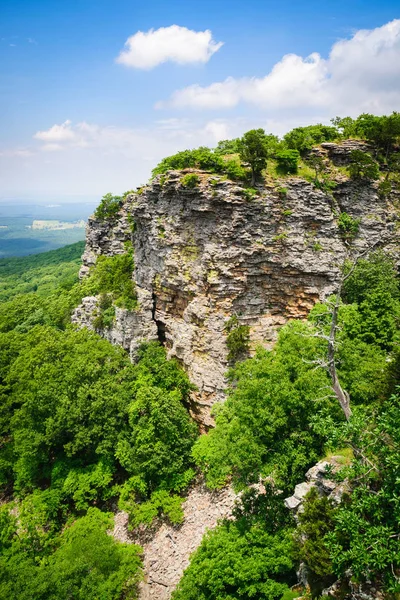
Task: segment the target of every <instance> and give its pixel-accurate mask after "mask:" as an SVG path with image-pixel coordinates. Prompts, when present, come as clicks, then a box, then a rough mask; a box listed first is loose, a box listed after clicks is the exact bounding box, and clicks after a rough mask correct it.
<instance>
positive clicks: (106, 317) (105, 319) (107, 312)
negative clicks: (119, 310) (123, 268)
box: [93, 293, 115, 329]
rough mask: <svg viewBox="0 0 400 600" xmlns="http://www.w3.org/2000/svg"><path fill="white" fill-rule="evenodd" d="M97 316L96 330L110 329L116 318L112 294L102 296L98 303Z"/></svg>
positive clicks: (95, 319) (94, 321) (95, 321)
mask: <svg viewBox="0 0 400 600" xmlns="http://www.w3.org/2000/svg"><path fill="white" fill-rule="evenodd" d="M97 306H98V308H97V314H96V316H95V318H94V319H93V327H94V328H95V329H109V328H110V327H112V324H113V323H114V318H115V308H114V306H113V302H112V298H111V295H110V294H104V293H103V294H100V297H99V300H98V303H97Z"/></svg>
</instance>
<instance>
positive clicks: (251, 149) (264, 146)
mask: <svg viewBox="0 0 400 600" xmlns="http://www.w3.org/2000/svg"><path fill="white" fill-rule="evenodd" d="M278 143H279V140H278V138H277V137H276V136H274V135H266V134H265V131H264V129H251V130H250V131H247V132H246V133H245V134H244V135H243V137H242V138H241V139H240V140H239V141H238V142H237V144H238V150H239V156H240V158H241V160H242V161H243V162H244V163H245V164H248V165H249V166H250V168H251V172H252V182H251V183H252V185H254V182H255V178H256V176H257V175H261V172H262V170H263V169H265V167H266V165H267V158H268V156H269V155H270V154H271V153H272V150H273V149H274V148H275V147H276V146H277V145H278Z"/></svg>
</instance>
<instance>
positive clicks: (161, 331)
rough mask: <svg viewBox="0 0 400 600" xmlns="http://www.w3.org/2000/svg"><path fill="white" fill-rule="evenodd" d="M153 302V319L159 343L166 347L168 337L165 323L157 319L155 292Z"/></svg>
mask: <svg viewBox="0 0 400 600" xmlns="http://www.w3.org/2000/svg"><path fill="white" fill-rule="evenodd" d="M152 300H153V306H152V309H151V318H152V319H153V321H154V323H155V324H156V327H157V338H158V341H159V342H160V344H161V345H162V346H165V342H166V340H167V338H166V335H165V323H163V322H162V321H159V320H158V319H156V307H157V296H156V295H155V293H154V292H153V294H152Z"/></svg>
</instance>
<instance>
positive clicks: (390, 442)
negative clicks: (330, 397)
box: [325, 396, 400, 594]
mask: <svg viewBox="0 0 400 600" xmlns="http://www.w3.org/2000/svg"><path fill="white" fill-rule="evenodd" d="M399 415H400V400H399V396H393V397H391V398H390V399H389V400H388V401H387V402H386V403H385V404H384V405H383V406H382V407H380V409H379V412H377V414H375V415H371V413H370V412H369V413H368V414H359V415H355V416H354V417H353V419H352V420H351V422H350V423H349V424H346V425H345V426H343V428H341V429H336V430H335V431H333V432H332V437H333V443H334V444H335V445H338V444H340V442H343V441H344V440H346V443H347V444H349V443H350V444H351V445H352V446H353V447H354V448H357V452H356V456H355V458H354V461H353V463H352V465H351V466H350V467H349V468H348V469H344V470H343V473H342V477H344V476H347V477H348V479H349V482H350V485H352V493H351V495H350V496H348V497H347V498H346V500H345V501H344V502H343V503H342V504H341V506H339V508H338V509H337V512H336V513H335V516H334V522H335V527H334V531H333V532H331V533H328V534H327V535H326V538H325V539H326V541H327V545H328V548H329V550H330V554H331V560H332V563H333V568H334V571H335V573H336V574H337V575H342V574H343V573H344V572H345V571H346V570H347V569H348V568H351V572H352V574H353V578H354V580H355V581H358V582H363V581H366V580H370V581H372V582H373V583H374V582H375V583H376V582H377V583H379V582H383V585H384V590H385V591H386V592H388V593H394V594H396V593H399V591H400V585H399V580H398V577H397V576H396V574H397V573H398V570H399V568H400V562H399V556H400V539H399V535H398V533H399V529H398V524H399V521H400V504H399V496H400V479H399V477H398V473H399V469H400V459H399V457H400V419H399Z"/></svg>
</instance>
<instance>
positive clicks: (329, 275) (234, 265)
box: [73, 142, 397, 427]
mask: <svg viewBox="0 0 400 600" xmlns="http://www.w3.org/2000/svg"><path fill="white" fill-rule="evenodd" d="M352 143H353V144H354V142H352ZM357 143H358V142H357ZM347 145H348V144H347ZM323 146H327V145H326V144H325V145H323ZM328 146H329V147H327V148H326V149H325V150H324V151H326V152H329V153H330V156H339V155H340V152H341V151H342V150H341V151H339V149H338V148H339V146H338V145H337V144H336V145H332V144H331V145H328ZM332 146H335V148H334V149H333V148H332ZM343 146H344V144H342V145H341V146H340V148H343ZM348 151H349V148H347V147H346V148H345V150H343V152H344V153H346V152H347V153H348ZM337 160H340V159H339V158H338V159H337ZM197 174H198V176H199V179H200V183H199V185H198V186H197V187H195V188H187V187H184V185H182V172H178V171H171V172H169V173H168V174H167V175H166V176H165V175H164V176H158V177H156V178H155V179H154V180H153V181H152V182H151V184H149V185H148V186H146V187H144V188H142V189H141V190H140V193H137V194H132V195H129V196H128V197H127V198H126V200H125V203H124V205H123V207H122V209H121V211H120V213H119V215H118V216H117V218H116V219H115V220H114V221H113V222H112V223H100V222H99V221H96V220H95V219H90V220H89V226H88V232H87V243H86V250H85V254H84V255H83V267H82V271H81V273H82V274H83V275H84V274H85V273H87V272H88V270H89V269H90V267H91V266H92V265H93V264H94V262H95V260H96V257H97V256H98V255H99V254H106V255H112V254H115V253H121V252H124V251H125V250H124V249H125V243H126V241H132V243H133V246H134V256H135V271H134V273H133V278H134V281H135V284H136V288H137V291H138V296H139V306H140V307H139V309H138V311H136V312H135V313H130V315H128V314H126V311H123V310H121V309H119V310H118V309H117V311H116V319H115V324H114V326H113V327H112V328H111V329H109V330H104V331H103V332H102V334H103V335H104V336H105V337H107V338H108V339H110V340H111V341H112V342H114V343H120V344H121V345H123V346H124V347H125V348H127V349H129V350H130V352H131V355H132V358H134V356H135V350H136V348H137V345H138V343H139V342H140V341H141V340H143V339H154V338H158V339H159V340H160V341H161V342H162V343H163V344H165V346H166V348H167V351H168V355H169V356H170V357H176V358H177V359H178V360H179V361H180V362H181V364H182V365H183V366H184V367H185V369H186V371H187V372H188V374H189V377H190V379H191V380H192V382H193V383H194V384H195V385H196V386H197V392H195V393H194V395H193V414H194V415H195V417H196V418H197V420H198V421H199V422H201V423H202V424H203V425H204V426H205V427H207V426H209V425H211V424H212V419H211V417H210V408H211V406H212V405H213V404H214V403H215V402H216V401H218V400H221V399H222V398H223V397H224V390H225V385H226V380H225V374H226V370H227V367H228V362H227V346H226V332H225V324H226V322H227V320H228V319H229V318H230V317H231V316H232V315H233V314H235V315H237V316H238V319H239V322H240V323H241V324H244V325H248V326H249V328H250V337H251V345H252V349H254V348H255V346H256V345H257V344H263V345H265V346H267V347H270V346H271V345H272V344H273V342H274V341H275V339H276V335H277V330H278V328H279V327H280V326H281V325H282V324H284V323H285V322H286V321H287V320H289V319H293V318H296V319H298V318H300V319H303V318H306V317H307V315H308V313H309V311H310V309H311V308H312V306H313V305H314V304H315V303H316V302H317V301H319V300H321V299H324V298H325V297H326V296H327V295H329V294H331V293H332V292H333V291H334V290H335V286H336V282H337V280H338V276H339V273H340V267H341V265H342V263H343V261H344V258H345V255H346V242H345V241H344V240H343V238H342V235H341V232H340V230H339V228H338V225H337V218H338V215H339V213H340V211H341V210H342V211H346V212H348V213H349V214H350V215H351V216H353V217H354V218H357V219H360V233H359V235H358V237H357V239H356V241H355V246H356V247H357V248H358V249H360V250H361V249H363V248H366V247H367V246H368V245H371V244H373V243H375V242H379V240H382V239H383V238H385V237H387V235H392V237H393V236H395V235H396V233H395V221H396V220H397V214H396V211H395V209H394V207H393V205H392V203H391V202H390V200H387V199H383V198H380V197H379V196H378V194H377V184H376V183H355V182H352V181H349V180H347V179H346V178H345V177H341V179H340V181H339V180H338V185H337V187H336V189H335V191H334V198H333V197H332V196H330V195H328V194H325V193H324V192H322V191H321V190H319V189H316V188H315V187H314V185H313V184H311V183H308V182H307V181H305V180H304V179H301V178H298V177H293V178H290V179H286V180H282V181H278V182H275V184H274V185H273V184H270V185H265V186H263V187H259V188H258V191H257V194H256V195H252V194H251V193H249V192H248V191H246V190H245V189H244V188H243V187H241V186H240V185H238V184H236V183H234V182H232V181H228V180H224V179H223V178H221V177H218V176H215V175H210V174H207V173H204V172H197ZM133 221H134V223H135V231H134V233H133V231H132V229H133V228H132V222H133ZM91 302H92V300H90V299H89V300H88V299H85V300H84V303H83V305H82V306H81V307H79V309H77V311H75V314H74V316H73V321H74V322H76V323H78V324H82V325H86V326H87V325H88V324H89V323H90V321H91V317H90V306H91Z"/></svg>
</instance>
